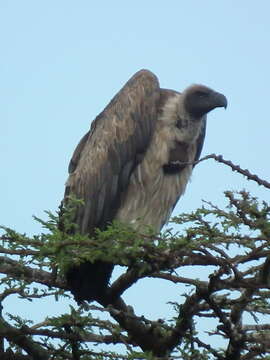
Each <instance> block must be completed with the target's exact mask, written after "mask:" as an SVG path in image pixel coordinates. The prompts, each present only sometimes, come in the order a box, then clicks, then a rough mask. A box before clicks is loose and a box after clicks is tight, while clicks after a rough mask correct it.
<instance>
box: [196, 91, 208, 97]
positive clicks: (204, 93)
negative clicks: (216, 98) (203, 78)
mask: <svg viewBox="0 0 270 360" xmlns="http://www.w3.org/2000/svg"><path fill="white" fill-rule="evenodd" d="M196 95H197V96H198V97H200V98H202V97H206V96H207V95H208V93H207V92H205V91H197V92H196Z"/></svg>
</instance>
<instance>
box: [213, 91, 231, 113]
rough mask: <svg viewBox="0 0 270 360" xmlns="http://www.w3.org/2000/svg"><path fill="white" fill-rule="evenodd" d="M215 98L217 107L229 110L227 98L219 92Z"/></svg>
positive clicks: (215, 94)
mask: <svg viewBox="0 0 270 360" xmlns="http://www.w3.org/2000/svg"><path fill="white" fill-rule="evenodd" d="M213 96H214V102H215V105H216V107H224V109H226V108H227V105H228V101H227V98H226V96H224V95H223V94H220V93H218V92H215V93H214V94H213Z"/></svg>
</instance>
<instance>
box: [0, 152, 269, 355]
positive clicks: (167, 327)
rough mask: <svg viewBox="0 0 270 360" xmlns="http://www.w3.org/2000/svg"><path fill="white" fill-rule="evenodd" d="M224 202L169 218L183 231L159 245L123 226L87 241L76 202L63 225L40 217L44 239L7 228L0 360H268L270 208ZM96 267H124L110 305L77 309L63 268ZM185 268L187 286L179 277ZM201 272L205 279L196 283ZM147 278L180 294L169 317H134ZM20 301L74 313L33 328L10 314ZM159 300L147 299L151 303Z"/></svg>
mask: <svg viewBox="0 0 270 360" xmlns="http://www.w3.org/2000/svg"><path fill="white" fill-rule="evenodd" d="M208 158H209V157H208ZM215 160H217V161H219V162H224V163H226V161H225V160H223V159H222V158H221V159H220V157H217V158H216V159H215ZM226 165H229V166H230V167H232V168H233V170H236V171H238V172H240V173H242V174H243V175H245V176H247V177H248V178H249V179H250V180H255V181H257V182H258V183H259V184H261V185H263V186H264V187H265V188H266V189H268V185H267V182H265V181H263V180H260V179H259V178H258V177H257V176H256V175H252V174H250V173H249V172H248V171H246V170H242V169H241V168H239V167H237V166H235V165H233V164H232V163H231V162H228V161H227V163H226ZM239 169H240V170H241V171H239ZM225 198H226V201H227V207H226V208H225V209H221V208H220V207H218V206H216V205H214V204H212V203H210V202H204V203H203V206H202V207H201V208H200V209H197V210H196V211H194V212H192V213H190V214H181V215H179V216H177V217H175V218H173V219H172V222H173V223H174V227H173V228H174V229H175V227H176V228H177V232H176V230H174V232H173V231H172V230H167V231H165V232H164V233H162V234H160V235H159V236H155V235H154V233H153V232H152V231H151V229H146V231H145V232H144V234H139V233H137V232H135V231H134V230H132V229H131V228H130V227H128V226H124V225H122V224H119V223H113V224H111V225H110V226H109V227H108V228H107V230H106V231H103V232H101V231H99V230H97V231H96V234H95V235H94V236H93V237H92V238H90V237H88V236H85V235H81V234H79V233H77V232H76V225H74V224H72V221H71V219H72V215H73V213H74V209H76V206H80V202H78V201H77V200H74V201H72V202H71V204H72V206H70V207H69V208H68V209H66V211H65V212H64V214H65V215H64V216H61V217H60V218H59V214H56V215H55V214H53V213H51V212H47V215H48V220H46V221H44V220H41V219H37V218H36V220H37V221H39V222H40V223H41V225H42V226H43V228H44V231H43V233H42V234H40V235H37V236H33V237H29V236H27V235H26V234H19V233H17V232H16V231H15V230H13V229H9V228H6V227H2V230H3V234H2V236H1V246H0V253H1V256H0V273H1V274H2V275H3V276H2V278H1V281H0V285H1V293H0V302H1V309H2V310H1V314H0V358H1V359H14V360H17V359H18V360H24V359H25V360H26V359H37V360H39V359H40V360H43V359H44V360H45V359H55V360H62V359H72V360H78V359H82V360H90V359H102V360H105V359H149V360H152V359H183V360H191V359H196V360H206V359H207V360H208V359H210V360H211V359H217V360H238V359H239V360H248V359H269V358H270V336H269V335H270V321H269V320H270V319H269V314H270V310H269V297H270V275H269V274H270V248H269V245H270V206H269V205H268V204H267V203H266V202H265V201H259V200H258V199H256V198H254V197H253V196H252V195H251V194H250V193H249V192H247V191H240V192H231V191H226V192H225ZM74 230H75V231H74ZM96 259H102V260H103V261H109V262H113V263H115V264H118V265H121V266H124V271H123V273H122V275H120V276H119V277H118V278H117V279H116V280H115V281H114V282H113V283H112V284H111V286H110V288H109V289H108V294H107V295H108V298H110V299H113V300H112V301H111V302H112V303H111V305H109V306H105V307H104V306H103V305H104V304H102V303H100V304H97V303H95V304H87V303H85V304H83V305H81V306H77V305H76V306H74V307H73V306H71V305H70V303H71V296H70V294H69V292H68V288H67V285H66V282H65V277H64V274H65V271H66V269H67V268H68V267H69V266H71V265H72V264H74V263H75V264H77V263H79V262H81V261H85V260H88V261H94V260H96ZM185 269H188V270H189V271H186V273H188V276H187V277H184V276H182V275H180V274H182V272H183V270H185ZM196 269H197V270H196ZM198 269H199V270H198ZM200 269H203V271H202V273H204V275H202V276H201V277H199V278H198V274H199V271H201V270H200ZM146 277H147V278H153V279H154V278H155V279H160V281H166V282H170V283H171V284H173V285H174V286H175V287H176V289H177V294H178V296H177V298H176V299H173V298H172V299H171V302H170V303H169V304H168V308H171V307H173V310H174V316H173V317H172V318H168V319H166V318H165V316H164V314H161V316H162V317H163V318H162V319H156V320H153V319H147V318H146V317H145V316H137V315H136V313H135V310H134V309H133V307H131V306H130V305H127V304H126V303H125V302H124V301H123V299H122V298H121V295H122V294H124V293H125V291H126V290H127V289H129V288H130V287H132V286H133V285H134V284H135V283H136V282H137V281H140V280H141V279H143V278H146ZM179 293H181V294H182V296H181V297H180V298H179ZM14 294H15V295H17V297H18V300H17V301H19V302H20V303H21V305H20V306H21V307H22V306H24V301H26V300H27V301H31V302H41V301H42V299H44V298H49V297H52V296H53V297H54V299H55V300H54V301H58V302H61V301H62V302H66V303H69V306H68V311H67V312H66V311H63V313H62V314H60V315H57V316H56V315H55V314H53V313H52V314H48V316H47V317H46V318H45V319H44V320H43V321H41V322H39V323H34V322H33V320H32V319H29V318H27V319H22V318H21V317H20V316H19V315H18V314H17V311H16V309H14V311H13V312H12V314H9V313H7V312H5V311H4V309H5V304H6V303H7V302H8V301H9V299H10V298H11V296H12V295H14ZM172 294H173V293H172ZM172 296H173V295H172ZM156 301H157V300H156V299H151V298H149V303H150V304H154V303H155V302H156ZM132 306H136V304H132ZM202 323H203V324H206V325H204V331H202V330H201V327H200V324H202ZM206 335H207V336H206ZM205 339H207V340H205ZM4 340H5V342H4ZM217 344H219V345H217ZM108 349H109V350H108Z"/></svg>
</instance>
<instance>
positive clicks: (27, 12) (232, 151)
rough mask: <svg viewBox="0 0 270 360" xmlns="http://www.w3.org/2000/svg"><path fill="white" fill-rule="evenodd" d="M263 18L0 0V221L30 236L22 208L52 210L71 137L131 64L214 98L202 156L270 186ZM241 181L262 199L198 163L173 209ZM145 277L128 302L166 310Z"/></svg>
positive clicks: (211, 6) (124, 4)
mask: <svg viewBox="0 0 270 360" xmlns="http://www.w3.org/2000/svg"><path fill="white" fill-rule="evenodd" d="M269 14H270V2H269V1H268V0H261V1H258V2H254V1H251V0H245V1H243V0H238V1H235V0H226V1H225V0H224V1H216V0H206V1H198V0H188V1H182V0H177V1H176V0H174V1H173V0H171V1H166V2H165V1H159V0H155V1H152V0H148V1H142V0H137V1H120V0H116V1H102V0H99V1H81V0H79V1H76V2H75V1H69V0H65V1H64V0H58V1H52V0H47V1H46V2H45V1H36V0H33V1H28V0H24V1H21V0H13V1H7V0H0V34H1V35H0V45H1V47H0V124H1V132H0V154H1V177H0V223H1V224H4V225H6V226H10V227H12V228H15V229H16V230H17V231H21V232H26V233H27V234H33V233H38V232H39V231H40V225H39V224H36V223H34V222H33V219H32V215H36V216H38V217H44V213H43V211H44V210H52V211H54V210H56V209H57V207H58V205H59V203H60V201H61V199H62V196H63V192H64V183H65V181H66V178H67V166H68V162H69V159H70V157H71V155H72V152H73V150H74V148H75V146H76V145H77V143H78V141H79V139H80V138H81V137H82V136H83V135H84V133H85V132H86V131H87V130H88V129H89V125H90V122H91V121H92V119H94V118H95V116H96V115H98V113H99V112H100V111H102V110H103V108H104V107H105V106H106V105H107V104H108V102H109V101H110V100H111V98H112V97H113V96H114V95H115V93H116V92H117V91H119V89H120V88H121V87H122V86H123V85H124V83H125V82H126V81H127V80H128V79H129V78H130V77H131V76H132V75H133V74H134V73H135V72H136V71H138V70H139V69H142V68H146V69H149V70H151V71H153V72H154V73H155V74H156V75H157V76H158V78H159V80H160V84H161V86H162V87H165V88H171V89H175V90H178V91H181V90H183V89H184V88H185V87H186V86H188V85H190V84H192V83H202V84H205V85H208V86H210V87H212V88H214V89H215V90H217V91H219V92H222V93H224V94H225V95H226V96H227V99H228V102H229V105H228V108H227V110H226V111H224V110H223V109H217V110H215V111H213V112H212V113H211V114H210V115H209V117H208V128H207V135H206V140H205V145H204V149H203V153H202V156H203V155H207V154H210V153H216V154H222V155H223V156H224V158H225V159H230V160H231V161H233V162H234V163H235V164H240V165H241V166H242V167H243V168H248V169H249V170H250V171H251V172H253V173H256V174H257V175H259V176H260V177H262V178H265V179H266V180H268V181H269V175H270V171H269V132H270V126H269V122H270V119H269V107H268V105H269V103H270V71H269V66H270V65H269V64H270V50H269V49H270V20H269ZM243 188H245V189H248V190H250V191H252V192H253V194H254V195H256V196H259V197H260V198H262V199H263V198H265V200H269V193H268V194H267V192H266V191H265V190H264V189H261V188H260V187H258V186H257V184H256V183H251V182H247V181H246V180H245V179H244V178H242V177H241V176H239V175H237V174H234V173H232V172H231V170H230V169H229V168H227V167H225V166H222V165H220V164H217V163H215V162H214V161H213V160H208V161H206V162H203V163H201V164H199V165H198V166H197V167H196V169H195V171H194V173H193V176H192V181H191V182H190V184H189V185H188V188H187V190H186V193H185V195H184V197H183V198H182V199H181V200H180V201H179V203H178V205H177V207H176V211H175V213H179V212H186V211H191V210H195V209H196V208H197V207H198V206H200V205H201V201H202V199H205V200H210V201H212V202H213V203H216V204H219V205H224V204H225V202H224V198H223V191H224V190H231V189H234V190H241V189H243ZM266 197H268V198H266ZM153 284H154V285H153ZM156 284H157V283H156V282H155V281H153V280H151V284H150V283H149V281H146V282H142V284H138V285H136V286H135V287H134V288H133V289H131V290H130V291H129V293H128V296H127V299H128V301H129V302H131V303H135V302H136V303H137V304H138V305H137V306H138V309H139V311H145V314H146V315H149V316H159V317H166V315H167V314H166V311H167V310H166V309H167V305H164V304H165V302H166V301H168V300H169V296H167V286H168V285H165V284H164V283H163V282H162V283H158V285H157V286H156ZM150 289H151V290H150ZM150 291H151V293H150ZM142 293H143V294H144V297H142V296H141V294H142ZM160 293H162V296H161V300H160V301H159V302H158V303H157V305H156V307H153V306H151V298H150V296H151V297H152V296H156V294H160ZM148 296H149V304H148V305H149V308H148V309H147V310H145V308H144V306H145V305H147V301H146V300H145V299H146V297H148ZM46 304H47V303H44V307H43V308H42V309H41V308H39V309H38V315H36V316H37V318H39V316H40V317H42V316H43V313H44V314H45V313H47V312H48V308H47V307H46ZM51 304H53V307H54V308H55V309H57V307H59V308H60V307H61V306H62V305H61V304H59V303H58V304H55V303H51ZM34 306H35V305H31V307H32V308H31V309H34ZM49 306H52V305H49ZM25 309H27V304H26V305H25V308H24V309H22V310H24V311H25ZM9 310H10V309H9ZM33 311H34V310H33Z"/></svg>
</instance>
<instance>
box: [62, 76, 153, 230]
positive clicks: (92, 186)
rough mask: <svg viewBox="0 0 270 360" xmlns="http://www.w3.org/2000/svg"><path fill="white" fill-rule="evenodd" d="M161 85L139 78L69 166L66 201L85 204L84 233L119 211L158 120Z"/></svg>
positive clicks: (120, 96)
mask: <svg viewBox="0 0 270 360" xmlns="http://www.w3.org/2000/svg"><path fill="white" fill-rule="evenodd" d="M158 99H159V83H158V79H157V78H156V76H155V75H154V74H152V73H151V72H149V71H147V70H141V71H139V72H138V73H136V74H135V75H134V76H133V77H132V78H131V79H130V80H129V81H128V82H127V83H126V85H125V86H124V87H123V88H122V89H121V90H120V92H119V93H118V94H117V95H116V96H115V97H114V98H113V99H112V101H111V102H110V103H109V105H108V106H107V107H106V108H105V110H104V111H103V112H102V113H101V114H100V115H98V116H97V118H96V119H95V120H94V122H93V123H92V126H91V129H90V131H89V132H88V133H87V134H86V135H85V136H84V137H83V138H82V140H81V141H80V143H79V144H78V146H77V148H76V149H75V152H74V155H73V157H72V159H71V162H70V165H69V171H70V175H69V178H68V181H67V184H66V191H65V198H67V196H68V195H70V194H73V195H75V196H76V197H77V198H80V199H83V200H84V206H82V207H80V208H79V209H78V211H77V213H76V219H75V222H76V223H77V224H78V225H79V230H80V232H82V233H91V232H92V231H93V229H94V228H96V227H98V228H101V229H102V228H104V227H105V225H106V224H107V223H108V222H110V221H111V220H112V219H113V218H114V215H115V213H116V211H117V209H118V208H119V205H120V200H121V196H124V192H125V189H126V187H127V185H128V183H129V178H130V175H131V172H132V171H133V169H134V168H135V166H136V165H137V164H138V162H139V161H140V158H142V156H143V154H144V152H145V151H146V148H147V146H148V144H149V141H150V139H151V136H152V133H153V129H154V127H155V122H156V118H157V101H158Z"/></svg>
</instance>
